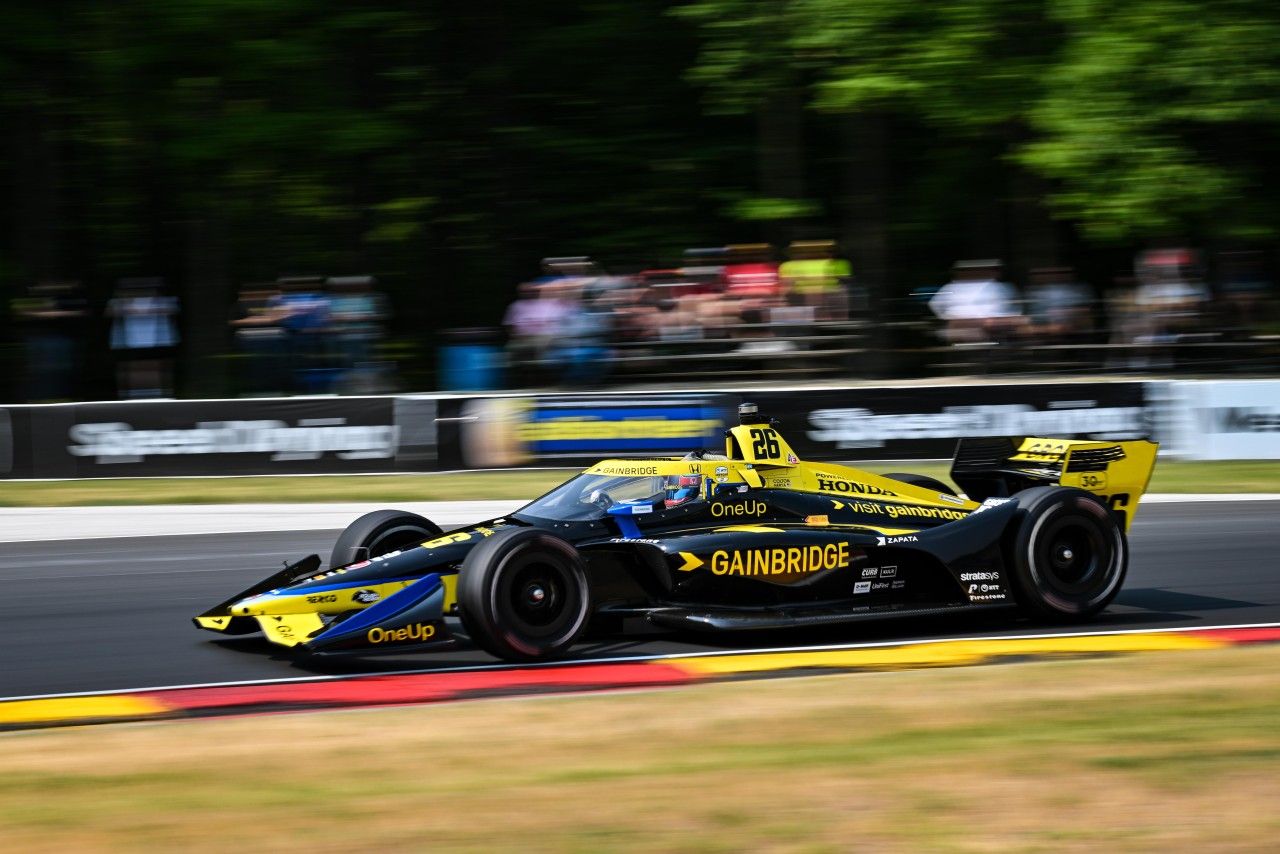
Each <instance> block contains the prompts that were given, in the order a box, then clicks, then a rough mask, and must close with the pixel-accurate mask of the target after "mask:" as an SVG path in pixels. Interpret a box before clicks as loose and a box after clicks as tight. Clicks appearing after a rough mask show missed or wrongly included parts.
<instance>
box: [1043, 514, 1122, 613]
mask: <svg viewBox="0 0 1280 854" xmlns="http://www.w3.org/2000/svg"><path fill="white" fill-rule="evenodd" d="M1090 521H1091V520H1089V519H1087V518H1084V517H1077V516H1069V517H1065V518H1060V519H1057V520H1055V521H1054V522H1052V523H1051V524H1050V525H1049V526H1047V528H1046V529H1045V530H1044V532H1043V537H1042V539H1041V543H1042V544H1043V545H1042V546H1041V547H1040V548H1039V549H1037V551H1038V552H1039V554H1038V555H1037V556H1036V557H1037V559H1038V560H1037V564H1038V565H1039V567H1040V570H1041V572H1040V575H1041V578H1042V579H1043V580H1044V582H1045V583H1046V584H1047V585H1048V586H1049V587H1051V588H1053V589H1054V590H1056V591H1058V592H1060V593H1064V594H1067V595H1071V596H1078V595H1079V594H1081V593H1086V592H1088V591H1090V590H1092V589H1094V588H1095V587H1098V586H1099V585H1101V586H1105V585H1106V580H1107V579H1106V576H1107V570H1108V569H1109V567H1110V565H1111V549H1110V547H1109V543H1108V540H1107V538H1106V536H1105V534H1104V532H1103V531H1102V530H1100V529H1099V527H1098V526H1097V525H1093V524H1089V522H1090Z"/></svg>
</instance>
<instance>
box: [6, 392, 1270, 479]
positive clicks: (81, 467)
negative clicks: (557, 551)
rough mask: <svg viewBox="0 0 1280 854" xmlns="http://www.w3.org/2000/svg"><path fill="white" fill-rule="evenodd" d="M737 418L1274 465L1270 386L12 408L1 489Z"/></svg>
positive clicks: (592, 448) (620, 441) (599, 438)
mask: <svg viewBox="0 0 1280 854" xmlns="http://www.w3.org/2000/svg"><path fill="white" fill-rule="evenodd" d="M744 400H751V401H753V402H755V403H756V404H757V405H759V407H760V409H761V411H762V412H764V413H766V414H768V415H770V416H773V417H775V418H777V419H778V420H779V422H780V424H781V426H782V429H784V430H785V431H786V435H787V437H788V440H789V441H790V442H791V444H792V446H793V447H794V448H795V450H796V452H797V453H798V454H800V455H801V456H802V457H805V458H807V459H814V460H866V459H933V458H948V457H950V456H951V454H952V451H953V450H954V448H955V444H956V441H957V440H958V439H961V438H964V437H970V436H1055V437H1081V438H1101V439H1127V438H1137V437H1142V436H1149V437H1152V438H1154V439H1156V440H1158V441H1160V442H1162V443H1163V445H1164V452H1165V453H1169V454H1173V455H1176V456H1183V457H1188V458H1197V459H1280V380H1226V381H1220V380H1214V381H1180V380H1179V381H1155V382H1129V381H1114V382H1039V383H1017V384H1013V383H1009V384H980V385H955V384H952V385H911V386H892V387H865V388H863V387H860V388H805V389H793V390H777V391H756V390H751V391H747V390H716V391H706V392H702V391H676V390H673V391H668V392H663V391H643V392H607V393H606V392H600V393H580V394H520V393H512V394H496V393H495V394H479V395H398V396H384V397H294V398H264V399H237V400H176V401H138V402H110V403H80V404H52V405H18V406H8V407H0V477H4V478H35V479H43V478H89V477H153V476H217V475H253V474H343V473H369V472H371V473H381V472H415V471H440V470H454V469H484V468H514V467H526V466H579V465H583V464H586V463H589V462H593V461H595V460H598V459H601V458H603V457H610V456H649V455H671V454H680V453H684V452H685V451H688V450H690V449H694V448H706V449H717V448H720V447H722V444H723V433H724V429H725V427H726V426H727V425H729V424H731V423H733V422H734V419H735V416H734V412H735V411H736V408H737V406H738V404H739V403H741V402H742V401H744Z"/></svg>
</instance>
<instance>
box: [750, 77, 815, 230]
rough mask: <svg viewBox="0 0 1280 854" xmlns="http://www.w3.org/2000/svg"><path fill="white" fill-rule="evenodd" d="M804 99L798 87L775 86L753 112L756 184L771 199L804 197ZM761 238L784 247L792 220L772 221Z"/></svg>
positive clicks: (793, 227)
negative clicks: (756, 111)
mask: <svg viewBox="0 0 1280 854" xmlns="http://www.w3.org/2000/svg"><path fill="white" fill-rule="evenodd" d="M803 118H804V100H803V97H802V94H801V91H800V89H799V87H798V86H794V85H793V86H786V87H783V88H780V89H775V90H774V91H773V92H771V93H770V94H769V96H768V97H767V98H766V100H765V102H764V103H763V104H762V105H761V107H760V110H759V112H758V113H757V114H756V119H757V124H756V127H757V134H758V163H757V169H758V171H759V179H758V180H759V185H760V191H761V194H762V195H764V196H766V197H768V198H771V199H791V200H797V201H798V200H801V199H803V198H804V121H803ZM764 231H765V239H766V240H768V241H769V242H770V243H773V244H775V245H778V246H785V245H786V244H787V243H789V242H790V241H791V240H794V239H795V237H796V231H797V227H796V222H795V220H781V221H778V220H773V221H770V222H767V223H766V224H765V226H764Z"/></svg>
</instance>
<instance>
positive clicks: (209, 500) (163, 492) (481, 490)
mask: <svg viewBox="0 0 1280 854" xmlns="http://www.w3.org/2000/svg"><path fill="white" fill-rule="evenodd" d="M861 465H862V467H863V468H866V469H868V470H869V471H875V472H889V471H911V472H918V473H920V474H927V475H930V476H932V477H937V478H941V479H943V480H947V473H948V472H949V471H950V464H949V463H933V462H924V463H903V462H897V463H874V462H871V463H863V464H861ZM573 473H574V472H573V470H570V469H549V470H538V471H501V472H443V473H435V474H403V475H370V476H360V475H354V476H343V477H336V476H335V477H236V478H227V479H211V478H149V479H129V478H121V479H111V480H68V481H45V482H24V483H14V482H0V507H64V506H73V505H108V504H229V503H236V502H260V501H269V502H289V503H293V502H308V501H369V502H386V503H391V502H396V501H463V500H469V499H508V498H509V499H513V500H520V499H526V498H533V497H534V496H537V495H541V494H542V493H544V492H546V491H547V490H549V489H551V488H552V487H553V486H555V485H556V484H558V483H562V482H563V481H565V480H566V479H567V478H568V477H569V476H570V475H572V474H573ZM1150 491H1152V492H1280V462H1277V461H1275V460H1233V461H1219V462H1186V461H1172V460H1161V461H1160V463H1159V464H1158V465H1157V466H1156V471H1155V475H1154V476H1153V477H1152V480H1151V490H1150Z"/></svg>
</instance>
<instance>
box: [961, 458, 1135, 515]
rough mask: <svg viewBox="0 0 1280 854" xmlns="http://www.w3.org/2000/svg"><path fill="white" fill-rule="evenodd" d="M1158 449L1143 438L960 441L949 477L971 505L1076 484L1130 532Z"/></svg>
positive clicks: (1075, 485)
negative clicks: (1035, 489) (1040, 488)
mask: <svg viewBox="0 0 1280 854" xmlns="http://www.w3.org/2000/svg"><path fill="white" fill-rule="evenodd" d="M1159 448H1160V446H1159V445H1158V444H1156V443H1155V442H1150V441H1147V440H1146V439H1136V440H1132V441H1128V442H1096V441H1090V440H1084V439H1041V438H1035V437H1026V438H1022V439H961V440H960V444H959V445H957V446H956V456H955V460H954V461H953V462H952V463H951V479H952V480H953V481H955V482H956V484H957V485H958V486H959V487H960V488H961V489H963V490H964V491H965V493H966V494H967V495H968V496H969V498H970V499H971V500H973V501H984V500H986V499H988V498H1003V497H1006V496H1010V495H1013V494H1014V493H1016V492H1021V491H1022V490H1024V489H1028V488H1030V487H1032V486H1050V485H1055V484H1056V485H1059V486H1074V487H1077V488H1079V489H1083V490H1085V491H1086V492H1092V493H1093V494H1094V495H1097V496H1099V497H1101V498H1102V499H1103V500H1104V501H1105V502H1106V504H1107V506H1108V507H1110V508H1111V509H1112V510H1114V511H1115V512H1116V513H1119V514H1120V515H1121V516H1123V517H1124V526H1125V529H1126V530H1128V528H1129V526H1130V525H1131V524H1132V523H1133V516H1134V514H1135V513H1136V512H1137V510H1138V501H1139V500H1140V499H1141V498H1142V495H1143V493H1145V492H1146V491H1147V484H1148V483H1149V482H1150V480H1151V471H1152V469H1154V468H1155V464H1156V451H1157V450H1159Z"/></svg>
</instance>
